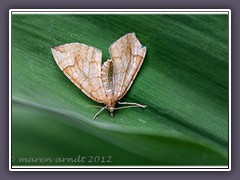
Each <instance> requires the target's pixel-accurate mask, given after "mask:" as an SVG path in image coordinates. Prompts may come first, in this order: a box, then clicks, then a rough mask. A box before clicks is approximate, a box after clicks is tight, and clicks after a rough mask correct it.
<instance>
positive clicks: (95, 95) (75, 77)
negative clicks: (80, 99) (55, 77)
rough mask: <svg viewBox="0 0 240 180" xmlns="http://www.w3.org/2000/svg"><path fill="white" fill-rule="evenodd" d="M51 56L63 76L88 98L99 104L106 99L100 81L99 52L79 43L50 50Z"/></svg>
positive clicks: (100, 56) (100, 54)
mask: <svg viewBox="0 0 240 180" xmlns="http://www.w3.org/2000/svg"><path fill="white" fill-rule="evenodd" d="M52 54H53V56H54V59H55V61H56V63H57V64H58V66H59V68H60V69H61V70H62V71H63V72H64V74H65V75H66V76H67V77H68V78H69V79H70V80H71V81H72V82H73V83H74V84H75V85H76V86H77V87H78V88H79V89H81V90H82V92H84V93H85V94H86V95H87V96H88V97H90V98H91V99H93V100H94V101H97V102H99V103H104V100H105V99H106V95H105V90H104V88H103V84H102V80H101V60H102V53H101V51H100V50H98V49H96V48H94V47H90V46H87V45H84V44H80V43H70V44H65V45H61V46H57V47H54V48H52Z"/></svg>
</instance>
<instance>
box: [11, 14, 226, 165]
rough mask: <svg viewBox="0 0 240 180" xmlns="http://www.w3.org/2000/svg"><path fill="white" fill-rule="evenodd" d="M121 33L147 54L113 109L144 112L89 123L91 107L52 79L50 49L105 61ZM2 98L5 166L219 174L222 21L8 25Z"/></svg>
mask: <svg viewBox="0 0 240 180" xmlns="http://www.w3.org/2000/svg"><path fill="white" fill-rule="evenodd" d="M129 32H135V33H136V35H137V37H138V39H139V40H140V41H141V43H142V44H143V45H144V46H146V47H147V49H148V52H147V55H146V59H145V61H144V63H143V66H142V68H141V70H140V72H139V74H138V76H137V78H136V80H135V81H134V83H133V85H132V87H131V89H130V91H129V92H128V93H127V95H126V96H125V97H124V98H123V99H122V101H127V102H137V103H140V104H146V105H148V107H147V108H146V109H141V108H132V109H122V110H118V111H116V113H115V117H114V118H111V117H110V115H109V112H107V111H104V112H103V113H102V114H100V115H99V116H98V117H97V119H96V121H92V118H93V116H94V115H95V113H96V112H97V111H98V109H95V108H89V107H87V106H88V105H98V104H97V103H96V102H94V101H92V100H91V99H89V98H88V97H87V96H86V95H84V94H83V93H82V92H81V91H80V90H79V89H78V88H77V87H76V86H75V85H74V84H73V83H72V82H70V80H69V79H68V78H67V77H66V76H65V75H64V74H63V73H62V71H61V70H60V69H59V68H58V66H57V65H56V63H55V61H54V59H53V57H52V54H51V51H50V48H51V47H53V46H56V45H61V44H65V43H71V42H80V43H84V44H87V45H90V46H94V47H96V48H98V49H101V50H102V52H103V61H105V60H107V58H109V57H110V55H109V52H108V48H109V46H110V45H111V43H113V42H114V41H115V40H117V39H118V38H119V37H121V36H123V35H125V34H126V33H129ZM12 96H13V104H12V106H13V107H12V108H13V114H12V115H13V117H12V128H13V129H12V130H13V135H12V137H13V139H12V144H13V155H14V157H15V158H18V157H55V158H56V157H77V156H78V155H86V156H91V155H94V156H96V155H104V156H112V163H110V164H102V163H95V164H94V163H90V164H88V163H86V164H87V165H96V164H99V165H112V164H114V165H134V164H135V165H144V164H149V165H227V163H228V17H227V16H226V15H13V19H12ZM14 164H27V163H19V162H16V161H15V162H14ZM32 164H46V165H53V164H54V163H39V162H35V163H34V162H33V163H32ZM56 164H59V163H56ZM63 164H64V163H63ZM28 165H29V164H28ZM30 165H31V164H30ZM65 165H82V164H81V163H80V164H76V163H75V164H74V163H72V164H71V163H65Z"/></svg>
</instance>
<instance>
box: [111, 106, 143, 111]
mask: <svg viewBox="0 0 240 180" xmlns="http://www.w3.org/2000/svg"><path fill="white" fill-rule="evenodd" d="M133 107H141V108H145V107H147V106H145V105H141V106H125V107H119V108H114V110H118V109H126V108H133Z"/></svg>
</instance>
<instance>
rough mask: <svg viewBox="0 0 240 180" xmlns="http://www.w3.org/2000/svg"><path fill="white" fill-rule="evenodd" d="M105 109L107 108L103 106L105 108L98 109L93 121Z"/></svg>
mask: <svg viewBox="0 0 240 180" xmlns="http://www.w3.org/2000/svg"><path fill="white" fill-rule="evenodd" d="M106 108H107V106H105V107H103V108H102V109H100V111H98V113H97V114H95V116H94V117H93V120H95V118H96V117H97V116H98V115H99V114H100V113H101V112H102V111H103V110H104V109H106Z"/></svg>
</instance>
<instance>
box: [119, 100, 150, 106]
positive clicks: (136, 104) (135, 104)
mask: <svg viewBox="0 0 240 180" xmlns="http://www.w3.org/2000/svg"><path fill="white" fill-rule="evenodd" d="M118 104H130V105H134V106H138V107H142V108H145V107H147V105H142V104H138V103H130V102H119V101H118Z"/></svg>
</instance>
